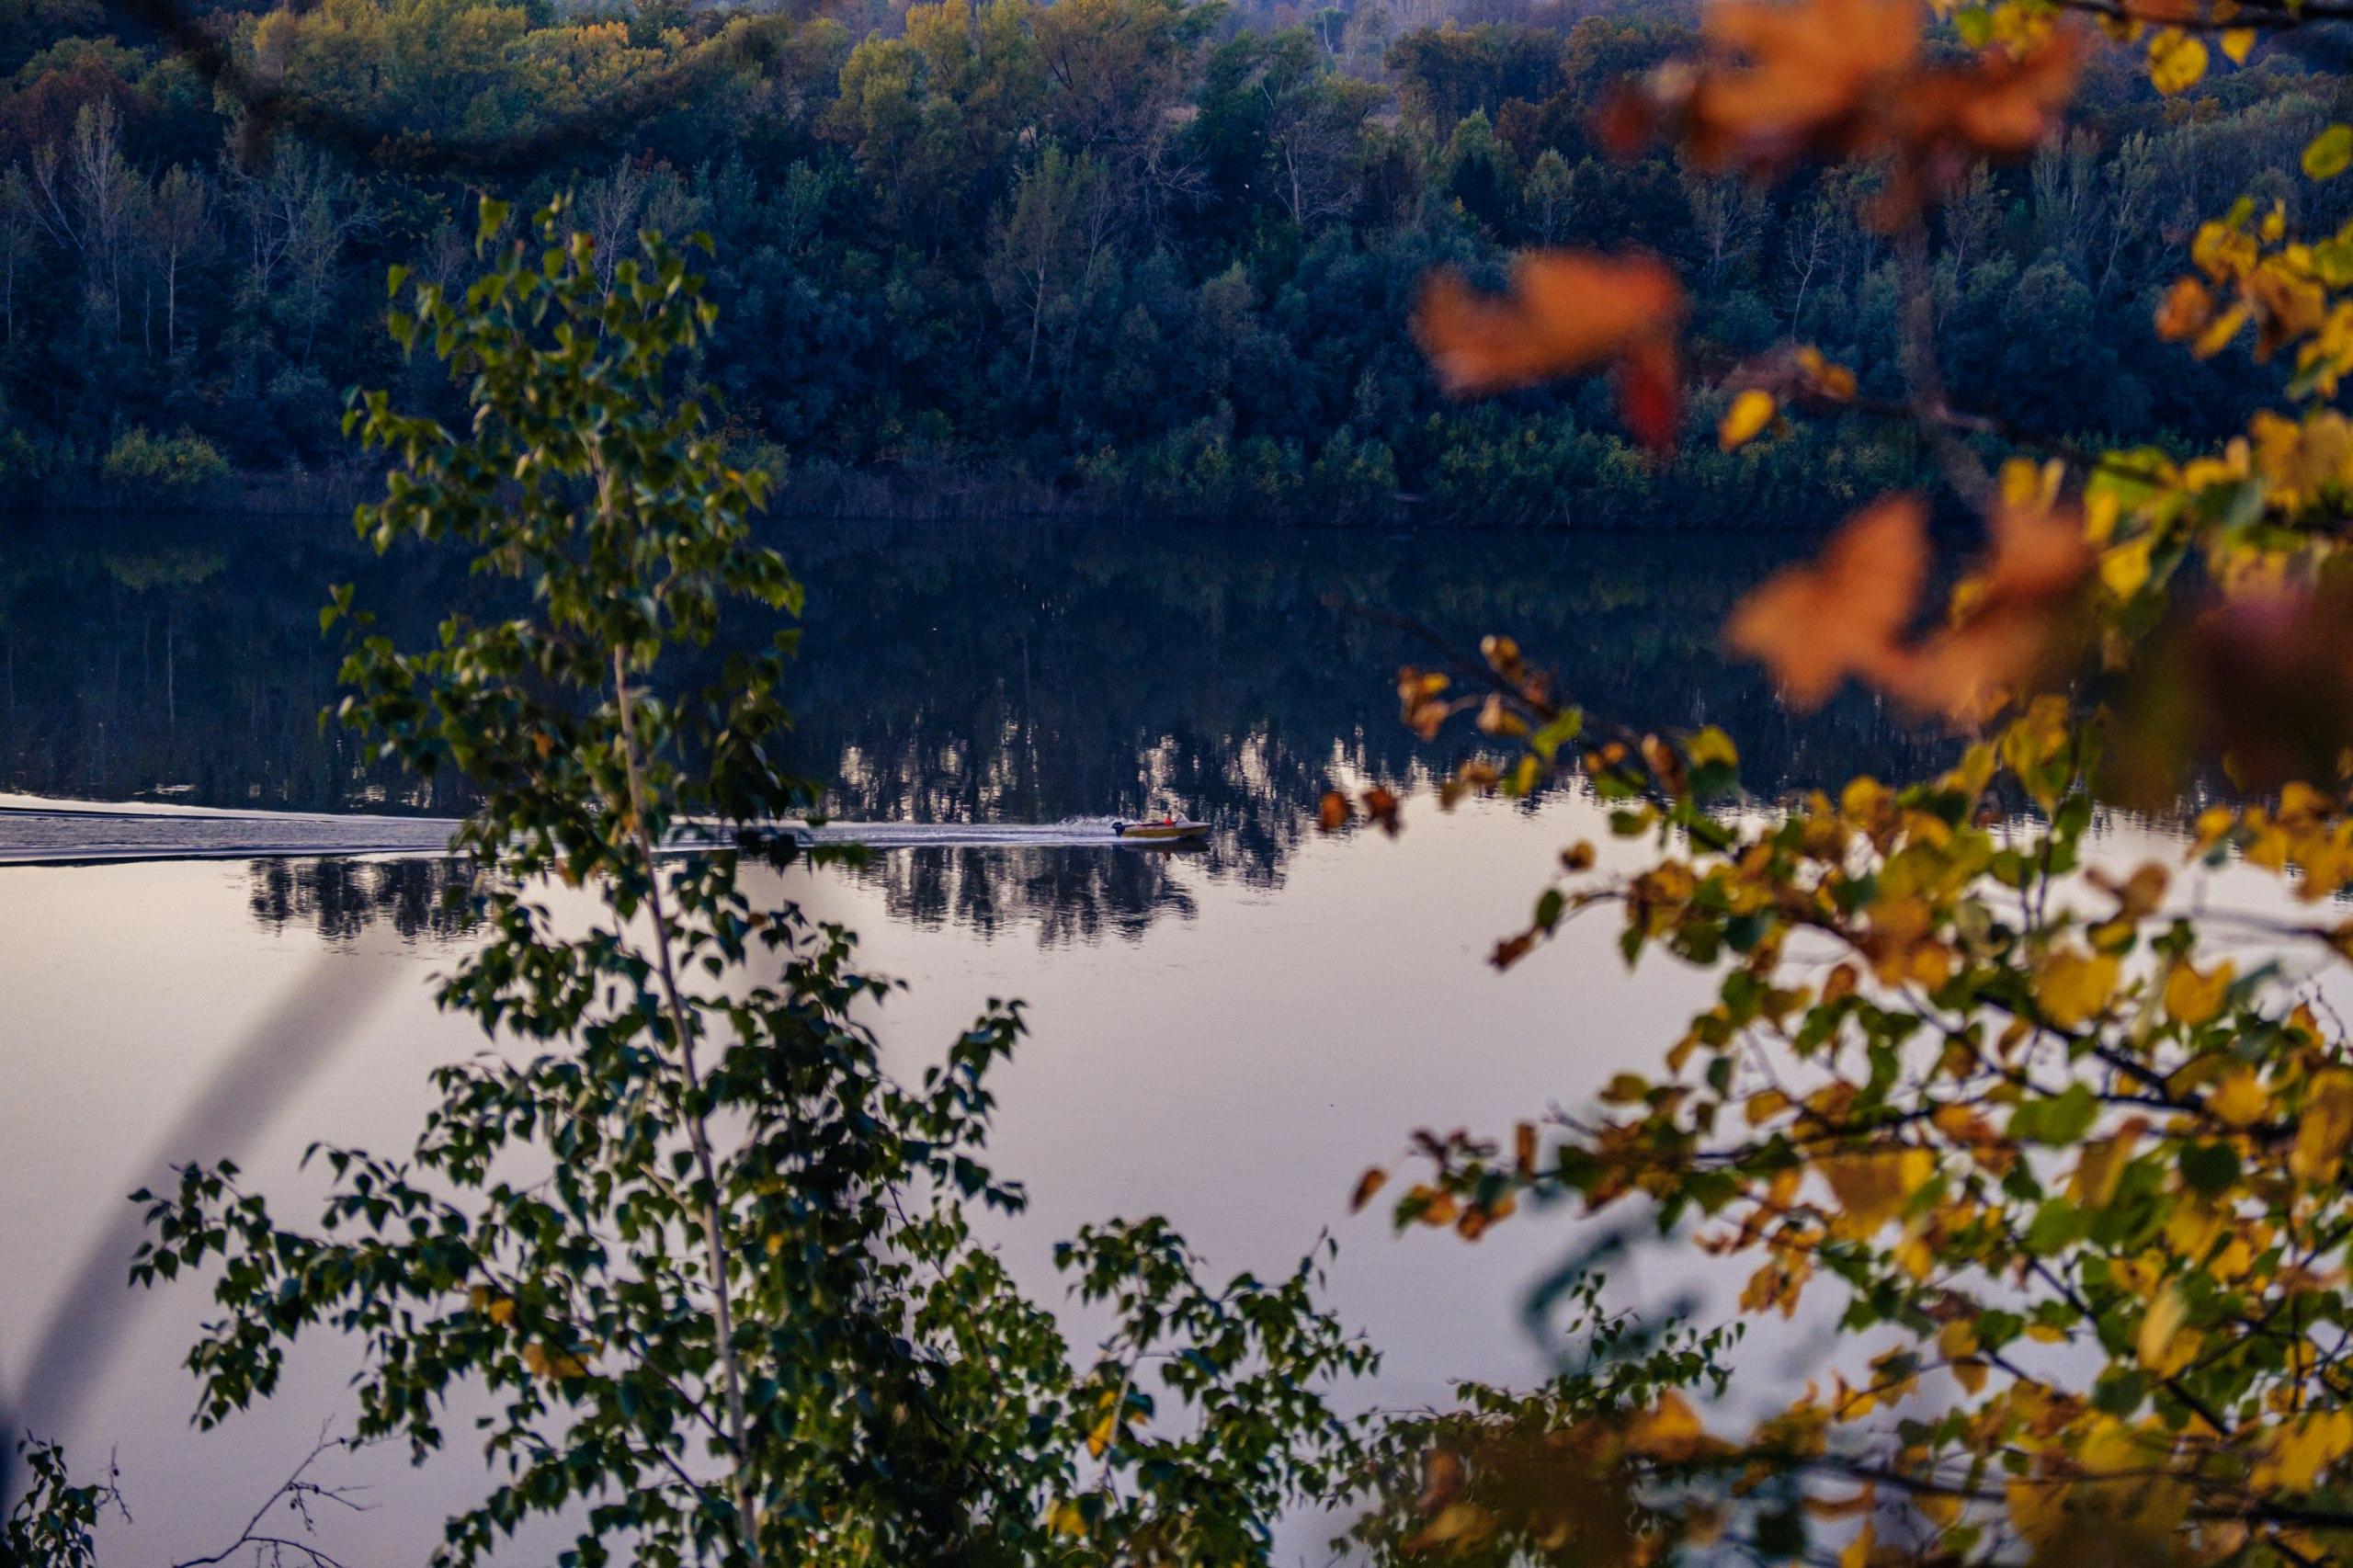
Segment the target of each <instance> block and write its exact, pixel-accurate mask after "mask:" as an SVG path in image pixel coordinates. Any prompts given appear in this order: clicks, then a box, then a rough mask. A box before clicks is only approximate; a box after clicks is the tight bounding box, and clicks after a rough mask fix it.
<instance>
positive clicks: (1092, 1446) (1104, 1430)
mask: <svg viewBox="0 0 2353 1568" xmlns="http://www.w3.org/2000/svg"><path fill="white" fill-rule="evenodd" d="M1119 1431H1120V1413H1119V1412H1118V1411H1117V1410H1113V1411H1111V1412H1109V1413H1108V1415H1105V1416H1104V1417H1103V1419H1102V1420H1100V1421H1097V1423H1096V1424H1095V1430H1093V1431H1092V1432H1089V1433H1088V1434H1087V1435H1086V1451H1087V1452H1088V1453H1090V1454H1092V1455H1094V1456H1095V1457H1096V1458H1097V1459H1101V1458H1102V1457H1103V1450H1104V1449H1108V1448H1109V1447H1110V1446H1111V1439H1112V1438H1113V1437H1117V1436H1118V1435H1119Z"/></svg>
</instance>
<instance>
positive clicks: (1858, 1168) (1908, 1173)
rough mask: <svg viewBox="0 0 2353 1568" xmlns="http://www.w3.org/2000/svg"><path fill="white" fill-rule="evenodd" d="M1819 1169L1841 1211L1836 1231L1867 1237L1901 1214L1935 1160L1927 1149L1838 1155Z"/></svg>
mask: <svg viewBox="0 0 2353 1568" xmlns="http://www.w3.org/2000/svg"><path fill="white" fill-rule="evenodd" d="M1819 1169H1820V1170H1821V1172H1822V1176H1823V1179H1824V1180H1825V1181H1827V1182H1828V1183H1829V1184H1830V1190H1831V1192H1832V1193H1833V1194H1834V1195H1835V1196H1836V1198H1837V1199H1838V1204H1839V1207H1840V1208H1841V1209H1842V1210H1844V1214H1843V1215H1842V1217H1841V1221H1840V1224H1839V1229H1840V1230H1842V1231H1843V1232H1846V1233H1849V1234H1852V1235H1857V1236H1868V1235H1870V1233H1872V1232H1874V1231H1876V1230H1878V1229H1879V1228H1880V1227H1881V1225H1884V1224H1885V1223H1887V1221H1890V1220H1893V1219H1894V1218H1895V1217H1896V1215H1898V1214H1899V1213H1901V1212H1903V1210H1904V1201H1905V1200H1906V1199H1909V1198H1910V1197H1911V1196H1912V1194H1913V1193H1914V1192H1915V1191H1917V1190H1918V1189H1919V1188H1920V1187H1923V1186H1925V1185H1927V1181H1928V1178H1929V1177H1930V1176H1934V1175H1935V1174H1936V1169H1937V1157H1936V1155H1935V1154H1933V1153H1930V1152H1929V1151H1928V1150H1926V1149H1904V1150H1901V1151H1890V1152H1886V1153H1869V1154H1838V1155H1834V1156H1832V1157H1831V1158H1829V1159H1826V1160H1824V1161H1822V1162H1820V1165H1819Z"/></svg>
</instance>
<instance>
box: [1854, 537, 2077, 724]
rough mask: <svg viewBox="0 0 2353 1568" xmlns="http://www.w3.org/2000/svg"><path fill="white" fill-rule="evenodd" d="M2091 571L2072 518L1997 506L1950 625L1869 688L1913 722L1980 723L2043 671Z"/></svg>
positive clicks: (1891, 663)
mask: <svg viewBox="0 0 2353 1568" xmlns="http://www.w3.org/2000/svg"><path fill="white" fill-rule="evenodd" d="M2095 562H2096V557H2095V555H2094V553H2093V551H2092V549H2091V547H2090V545H2089V544H2087V543H2086V541H2085V539H2084V529H2083V523H2082V520H2081V519H2080V518H2079V517H2077V515H2076V514H2075V512H2073V511H2071V510H2066V509H2052V508H2048V507H2044V506H2037V505H2033V504H2031V503H2017V502H2013V503H2011V504H2009V505H2006V506H2003V507H2002V509H2001V510H2000V511H1999V512H1997V513H1996V514H1995V518H1994V553H1993V556H1992V558H1991V560H1990V561H1989V562H1987V565H1986V568H1985V570H1984V573H1983V574H1981V575H1979V576H1977V577H1975V578H1973V579H1972V580H1971V581H1970V582H1968V583H1966V584H1964V585H1962V587H1961V591H1960V592H1959V593H1957V594H1956V596H1955V601H1956V608H1957V614H1956V616H1955V619H1954V620H1953V623H1952V624H1951V625H1950V626H1949V627H1947V628H1946V629H1945V630H1944V631H1940V632H1938V634H1937V635H1936V636H1934V637H1932V638H1930V639H1928V641H1927V642H1925V643H1923V644H1922V645H1921V646H1920V647H1918V648H1916V649H1913V650H1909V651H1907V652H1905V653H1903V654H1901V655H1899V656H1898V657H1896V658H1894V659H1892V660H1890V661H1889V662H1888V663H1887V664H1886V665H1884V666H1883V667H1882V668H1881V670H1880V671H1879V672H1878V674H1877V676H1876V678H1877V681H1878V684H1879V685H1880V686H1881V687H1882V688H1883V689H1885V690H1886V691H1888V692H1889V693H1890V694H1891V695H1893V697H1895V698H1896V699H1898V700H1900V701H1902V702H1903V703H1904V704H1905V705H1906V706H1907V707H1910V708H1911V709H1913V710H1915V711H1916V712H1932V713H1941V714H1943V715H1945V716H1946V717H1948V718H1950V719H1953V720H1956V721H1960V722H1976V721H1979V720H1982V719H1984V717H1985V716H1987V715H1988V714H1990V713H1991V712H1993V711H1995V710H1996V709H1998V708H2000V707H2001V706H2002V705H2003V704H2004V703H2005V702H2006V701H2007V700H2008V699H2010V698H2011V697H2013V696H2015V695H2017V693H2018V691H2019V690H2020V689H2021V688H2023V687H2027V686H2029V684H2030V683H2031V682H2032V681H2033V680H2034V679H2035V677H2036V676H2040V674H2042V673H2043V672H2044V669H2045V667H2046V666H2047V665H2049V664H2050V663H2052V658H2053V655H2054V653H2056V651H2057V650H2058V649H2059V648H2060V647H2061V646H2062V644H2063V642H2064V637H2065V632H2066V631H2067V629H2068V625H2069V612H2070V610H2071V609H2072V608H2073V607H2074V604H2075V595H2076V590H2077V589H2078V588H2080V587H2081V586H2082V585H2083V584H2084V583H2085V581H2086V579H2087V578H2088V577H2089V576H2090V575H2091V573H2092V569H2093V566H2094V564H2095Z"/></svg>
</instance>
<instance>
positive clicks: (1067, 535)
mask: <svg viewBox="0 0 2353 1568" xmlns="http://www.w3.org/2000/svg"><path fill="white" fill-rule="evenodd" d="M794 532H795V534H796V535H798V534H800V530H794ZM792 543H793V545H794V546H795V548H794V550H793V554H794V556H795V560H796V563H797V564H798V565H799V566H800V567H801V570H802V571H803V572H804V574H806V575H807V576H808V577H809V579H810V580H811V582H812V585H813V592H812V594H811V606H810V611H809V626H808V648H809V653H808V656H807V659H806V661H805V668H804V670H803V672H802V678H803V680H804V681H805V682H806V683H807V684H806V687H805V689H804V693H803V695H802V697H801V701H800V704H799V706H800V707H801V710H802V711H803V714H804V718H803V721H802V728H801V736H800V744H801V758H802V766H803V767H806V768H808V769H809V770H810V771H813V772H819V773H825V774H828V775H830V776H831V777H832V778H834V779H835V809H836V810H837V811H838V812H839V814H840V815H841V816H842V817H843V818H844V819H846V820H850V821H893V822H899V821H912V822H946V823H955V822H975V823H990V822H1054V821H1058V820H1062V819H1065V818H1069V817H1085V816H1097V815H1110V814H1125V815H1134V814H1139V813H1143V812H1153V811H1156V810H1160V809H1163V808H1165V807H1169V806H1176V807H1181V808H1183V809H1185V810H1187V811H1189V812H1191V813H1192V814H1194V815H1197V816H1200V817H1203V818H1206V819H1208V820H1210V821H1211V822H1212V823H1213V824H1215V828H1216V831H1215V833H1214V834H1213V835H1212V837H1211V842H1210V844H1209V846H1208V847H1207V849H1206V850H1205V851H1203V852H1202V853H1201V854H1199V856H1197V857H1194V858H1191V859H1190V860H1189V861H1188V864H1190V865H1192V866H1195V867H1197V868H1199V875H1202V876H1206V877H1210V878H1220V877H1229V876H1231V877H1238V878H1241V879H1243V880H1245V881H1250V882H1253V883H1260V884H1264V883H1270V882H1273V881H1279V878H1280V877H1281V875H1282V872H1283V869H1284V867H1285V865H1286V864H1287V862H1288V861H1289V859H1290V856H1291V854H1292V852H1293V851H1294V850H1295V849H1296V848H1297V846H1298V844H1299V842H1300V839H1301V838H1302V835H1305V834H1307V833H1309V832H1312V831H1313V830H1312V827H1311V826H1310V818H1311V816H1312V813H1313V807H1314V802H1315V801H1316V799H1317V797H1318V796H1320V795H1321V793H1322V792H1323V791H1324V790H1325V789H1326V788H1328V787H1330V785H1331V783H1332V781H1333V780H1334V778H1336V777H1338V776H1346V775H1359V776H1370V777H1383V778H1401V777H1402V778H1417V777H1420V776H1422V775H1423V774H1425V773H1426V772H1427V769H1429V768H1430V767H1432V766H1433V765H1434V764H1436V763H1438V762H1439V761H1442V760H1443V759H1444V758H1445V757H1446V756H1448V755H1449V753H1448V752H1447V751H1446V750H1445V749H1444V748H1443V747H1438V746H1431V745H1427V744H1422V743H1420V742H1418V741H1416V740H1415V737H1414V736H1412V735H1411V734H1410V733H1407V732H1406V731H1405V730H1404V728H1403V727H1402V726H1401V725H1399V724H1398V723H1396V722H1395V721H1394V720H1393V719H1392V717H1391V716H1390V711H1389V710H1388V708H1387V704H1386V701H1385V697H1384V692H1385V688H1386V679H1387V676H1389V675H1390V674H1391V673H1392V672H1393V670H1394V669H1395V667H1396V665H1398V664H1399V663H1400V662H1402V661H1404V660H1407V659H1419V658H1424V657H1426V656H1427V651H1426V650H1423V649H1419V648H1416V647H1415V646H1414V645H1412V644H1411V643H1410V642H1407V641H1406V640H1405V639H1404V638H1403V637H1401V636H1400V635H1399V634H1398V633H1396V632H1394V631H1390V630H1388V629H1386V628H1382V627H1380V626H1377V625H1374V624H1372V623H1370V622H1368V621H1366V620H1364V619H1361V618H1359V617H1358V616H1355V615H1353V614H1352V613H1350V612H1349V610H1348V609H1347V608H1346V606H1347V605H1349V604H1369V605H1377V606H1380V607H1381V608H1386V609H1389V610H1392V611H1394V612H1397V613H1401V614H1403V615H1405V616H1408V617H1411V618H1413V619H1416V620H1419V621H1421V622H1423V623H1425V624H1427V625H1428V626H1430V627H1431V628H1433V629H1434V630H1437V631H1440V632H1442V633H1445V634H1448V635H1449V636H1454V637H1458V638H1460V639H1461V641H1462V642H1466V643H1467V642H1472V641H1474V640H1475V634H1476V632H1477V631H1481V630H1486V629H1495V628H1507V629H1509V630H1511V631H1514V632H1515V633H1516V634H1517V635H1518V636H1519V638H1520V639H1521V641H1522V642H1524V643H1525V644H1526V645H1527V646H1529V648H1530V649H1531V650H1532V651H1536V652H1538V653H1540V655H1541V656H1542V657H1544V658H1546V659H1548V660H1550V661H1552V663H1553V664H1554V665H1555V666H1556V667H1557V668H1558V669H1559V670H1560V672H1561V675H1562V679H1563V689H1564V691H1565V692H1567V693H1568V694H1569V695H1571V696H1572V697H1573V698H1574V699H1577V700H1580V701H1583V702H1586V703H1587V704H1588V705H1590V706H1592V707H1594V708H1596V709H1597V710H1602V711H1606V712H1608V713H1609V714H1610V715H1612V716H1614V717H1617V718H1620V719H1622V720H1624V721H1625V722H1631V723H1634V724H1637V725H1643V726H1656V727H1667V726H1678V725H1681V726H1690V725H1697V724H1700V723H1705V722H1712V721H1720V720H1721V721H1733V720H1735V719H1736V720H1737V726H1738V730H1739V733H1741V735H1742V737H1743V743H1744V744H1745V746H1746V747H1747V756H1746V764H1747V766H1746V768H1745V772H1746V774H1747V777H1748V778H1750V779H1751V780H1752V781H1753V782H1754V783H1756V784H1757V785H1759V786H1760V787H1761V788H1763V789H1765V790H1770V791H1774V792H1779V791H1780V790H1786V789H1789V788H1791V787H1795V786H1799V785H1804V784H1810V783H1813V782H1816V781H1819V780H1823V779H1828V778H1847V777H1849V776H1851V775H1852V774H1854V773H1857V772H1879V773H1882V774H1893V773H1895V772H1899V771H1902V770H1904V769H1905V768H1907V767H1913V768H1916V767H1923V766H1926V765H1927V761H1928V758H1929V755H1930V754H1932V753H1934V752H1936V751H1937V750H1938V749H1940V748H1941V746H1942V744H1943V743H1940V742H1938V741H1936V740H1934V739H1924V738H1922V737H1921V736H1919V735H1917V734H1916V733H1912V732H1909V731H1907V730H1906V729H1905V728H1904V727H1903V726H1902V725H1900V724H1899V723H1897V722H1894V721H1893V720H1892V719H1891V718H1890V717H1889V716H1887V715H1886V714H1884V713H1883V712H1881V710H1879V709H1878V708H1877V707H1876V706H1875V705H1874V704H1872V703H1870V702H1869V701H1867V700H1861V699H1857V700H1851V701H1847V702H1844V703H1838V704H1834V705H1832V707H1831V708H1830V709H1829V710H1826V711H1824V712H1823V713H1819V714H1816V715H1813V716H1811V717H1809V718H1806V719H1803V720H1799V719H1796V718H1793V717H1792V716H1790V714H1788V713H1787V712H1785V711H1784V710H1782V709H1781V708H1780V706H1779V704H1778V703H1776V702H1775V701H1774V700H1773V699H1772V698H1771V696H1770V694H1769V692H1768V690H1767V688H1766V687H1765V685H1764V683H1763V681H1762V679H1761V678H1760V677H1759V676H1756V674H1755V673H1754V672H1753V671H1749V670H1745V669H1743V668H1740V667H1738V666H1736V665H1735V666H1729V667H1728V666H1727V664H1726V662H1725V661H1724V659H1723V658H1722V653H1721V651H1720V649H1719V648H1718V646H1717V643H1716V636H1717V630H1716V629H1717V628H1718V627H1719V626H1720V625H1721V624H1722V619H1723V617H1724V615H1725V613H1726V612H1727V611H1728V610H1729V609H1730V608H1731V606H1732V604H1733V600H1734V599H1735V598H1736V597H1738V596H1739V595H1740V594H1741V593H1742V592H1743V591H1745V589H1746V588H1747V587H1749V586H1752V585H1754V584H1755V583H1756V581H1757V580H1758V579H1759V578H1760V577H1761V576H1763V575H1764V574H1766V573H1767V572H1768V571H1769V570H1770V569H1771V568H1772V566H1773V565H1775V564H1776V563H1778V562H1779V560H1780V559H1781V558H1783V557H1784V556H1786V555H1788V554H1790V553H1791V552H1793V551H1798V550H1800V549H1802V540H1788V539H1768V540H1740V539H1737V538H1730V539H1728V538H1724V537H1721V536H1709V537H1708V538H1707V539H1706V541H1705V548H1704V549H1695V548H1693V546H1692V541H1690V540H1678V539H1661V538H1658V537H1655V536H1646V537H1639V538H1637V537H1627V536H1616V537H1608V538H1596V537H1592V536H1587V537H1584V538H1576V539H1569V540H1563V539H1561V538H1559V537H1557V536H1552V537H1534V536H1528V535H1478V536H1467V537H1466V536H1449V537H1442V538H1438V539H1435V540H1433V539H1429V538H1427V537H1423V538H1415V539H1410V540H1401V539H1398V538H1395V537H1387V536H1382V537H1366V536H1362V535H1354V534H1343V535H1333V534H1302V533H1298V532H1276V533H1267V532H1263V531H1261V532H1255V533H1245V532H1241V531H1238V530H1233V531H1210V530H1199V529H1180V530H1175V531H1169V532H1162V531H1156V530H1150V529H1144V530H1135V529H1128V530H1112V529H1104V528H1093V529H1088V528H1071V527H1068V526H1066V525H1056V526H1042V525H1040V526H1034V527H1027V528H1025V527H1021V526H1018V525H1015V526H1011V527H1007V528H993V529H990V530H987V531H985V532H982V531H974V530H963V531H959V530H947V529H940V528H930V527H922V528H915V527H903V528H880V527H878V528H867V529H862V530H837V529H835V530H827V531H825V532H824V533H822V534H820V533H817V532H816V531H815V530H810V531H809V532H808V533H807V534H806V535H803V536H801V537H796V538H795V539H794V540H792ZM917 859H918V858H912V857H907V856H899V857H893V858H886V859H883V860H881V861H879V862H878V863H877V864H876V865H875V866H874V867H872V868H870V869H868V870H867V871H866V872H865V873H864V875H865V876H867V877H868V878H869V879H870V880H872V881H875V882H876V883H878V884H879V885H881V887H882V888H883V890H884V891H885V892H886V894H887V895H888V897H889V899H890V901H891V905H892V909H893V911H894V913H897V914H900V915H904V917H907V918H911V919H917V920H957V921H961V922H964V923H967V924H971V925H972V926H976V927H979V928H981V929H983V930H995V929H997V928H999V927H1001V926H1005V925H1006V924H1008V923H1010V922H1012V921H1014V920H1029V921H1035V922H1036V923H1037V924H1038V925H1039V926H1040V930H1041V931H1042V932H1043V933H1044V934H1045V935H1046V937H1047V939H1049V940H1054V939H1063V938H1064V937H1092V936H1094V935H1095V934H1097V933H1098V932H1101V931H1104V930H1136V929H1141V928H1142V925H1143V924H1144V923H1146V922H1148V921H1149V920H1150V919H1152V918H1154V916H1155V915H1157V914H1159V913H1162V912H1165V911H1167V910H1172V909H1174V910H1180V911H1183V912H1189V910H1190V908H1191V905H1190V903H1189V901H1188V899H1187V897H1186V895H1185V893H1184V888H1185V885H1186V882H1187V881H1188V878H1187V877H1186V876H1183V875H1179V876H1176V877H1167V876H1165V875H1150V874H1145V873H1144V872H1142V871H1141V870H1139V869H1136V868H1135V867H1134V866H1132V865H1129V866H1120V865H1119V864H1118V863H1117V858H1106V857H1102V856H1099V855H1084V854H1079V855H1074V854H1070V853H1067V852H1053V853H1046V852H1037V853H1025V854H1022V855H1018V856H1017V855H1013V854H1008V853H1001V852H978V851H952V852H949V851H939V852H927V853H926V856H924V857H921V858H919V859H920V863H915V861H916V860H917ZM1041 865H1051V866H1053V867H1054V868H1055V869H1053V870H1051V871H1042V870H1041V869H1040V866H1041Z"/></svg>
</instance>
